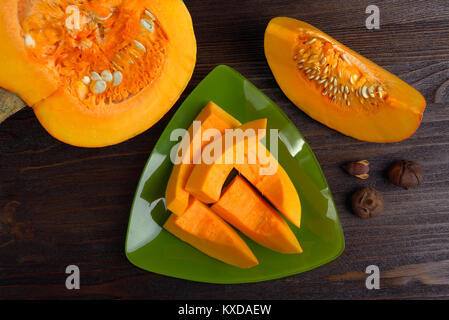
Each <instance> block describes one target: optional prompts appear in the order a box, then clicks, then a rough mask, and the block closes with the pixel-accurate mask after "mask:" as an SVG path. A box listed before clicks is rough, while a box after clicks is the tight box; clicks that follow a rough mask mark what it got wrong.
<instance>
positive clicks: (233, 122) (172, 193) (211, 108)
mask: <svg viewBox="0 0 449 320" xmlns="http://www.w3.org/2000/svg"><path fill="white" fill-rule="evenodd" d="M195 121H199V122H200V124H201V130H200V131H198V132H194V128H193V124H192V125H191V126H190V128H189V130H188V131H187V135H186V136H185V137H183V139H182V141H181V143H180V145H179V148H180V149H182V150H185V148H184V147H183V145H184V144H188V149H189V150H190V151H189V152H187V153H186V154H184V155H182V157H183V158H181V159H180V161H181V163H179V164H175V165H173V169H172V172H171V174H170V178H169V180H168V183H167V189H166V191H165V200H166V205H167V209H168V210H170V211H171V212H173V213H175V214H177V215H181V214H183V213H184V211H185V210H186V208H187V206H188V204H189V193H188V192H187V191H186V190H185V185H186V182H187V179H188V178H189V176H190V174H191V172H192V169H193V167H194V165H195V164H194V163H193V160H194V159H196V158H197V156H198V153H200V154H199V156H201V150H202V149H203V148H204V146H205V145H207V144H208V142H209V141H210V140H213V139H217V138H218V136H214V137H209V138H208V139H205V136H204V134H205V133H207V130H209V129H214V130H216V132H217V134H221V135H223V134H224V133H225V130H226V129H233V128H235V127H238V126H240V125H241V123H240V122H239V121H238V120H237V119H235V118H234V117H232V116H231V115H230V114H228V113H227V112H226V111H224V110H223V109H222V108H220V107H219V106H218V105H216V104H215V103H213V102H209V103H208V104H207V105H206V107H204V109H203V110H201V112H200V113H199V114H198V116H197V117H196V119H195ZM200 133H201V137H197V136H196V135H198V134H200ZM196 139H199V142H200V143H198V144H196V143H194V141H195V140H196ZM196 145H198V147H199V149H194V147H195V146H196Z"/></svg>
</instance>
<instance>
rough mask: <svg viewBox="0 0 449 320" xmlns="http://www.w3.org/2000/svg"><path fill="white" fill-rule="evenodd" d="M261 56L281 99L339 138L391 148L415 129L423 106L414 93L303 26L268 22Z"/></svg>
mask: <svg viewBox="0 0 449 320" xmlns="http://www.w3.org/2000/svg"><path fill="white" fill-rule="evenodd" d="M265 55H266V58H267V61H268V64H269V66H270V68H271V71H272V72H273V74H274V77H275V78H276V81H277V82H278V84H279V86H280V88H281V89H282V91H283V92H284V93H285V95H286V96H287V97H288V98H289V99H290V100H291V101H292V102H293V103H294V104H295V105H296V106H298V108H300V109H301V110H303V111H304V112H306V113H307V114H308V115H309V116H311V117H312V118H314V119H316V120H318V121H320V122H321V123H323V124H325V125H326V126H328V127H330V128H333V129H335V130H337V131H340V132H341V133H343V134H346V135H348V136H352V137H354V138H356V139H359V140H364V141H370V142H395V141H401V140H404V139H406V138H408V137H409V136H411V135H412V134H413V133H414V132H415V131H416V129H417V128H418V127H419V124H420V123H421V119H422V114H423V112H424V109H425V107H426V101H425V99H424V98H423V96H422V95H421V94H420V93H419V92H418V91H417V90H415V89H414V88H412V87H411V86H410V85H408V84H407V83H405V82H404V81H402V80H401V79H399V78H398V77H396V76H395V75H393V74H391V73H390V72H388V71H386V70H385V69H383V68H381V67H380V66H378V65H376V64H375V63H374V62H372V61H370V60H368V59H366V58H364V57H362V56H361V55H359V54H357V53H356V52H354V51H352V50H351V49H349V48H348V47H346V46H344V45H343V44H341V43H339V42H338V41H336V40H335V39H333V38H331V37H330V36H329V35H327V34H325V33H324V32H322V31H320V30H318V29H317V28H315V27H313V26H311V25H309V24H307V23H305V22H302V21H299V20H296V19H292V18H285V17H278V18H274V19H273V20H271V21H270V23H269V24H268V27H267V29H266V32H265Z"/></svg>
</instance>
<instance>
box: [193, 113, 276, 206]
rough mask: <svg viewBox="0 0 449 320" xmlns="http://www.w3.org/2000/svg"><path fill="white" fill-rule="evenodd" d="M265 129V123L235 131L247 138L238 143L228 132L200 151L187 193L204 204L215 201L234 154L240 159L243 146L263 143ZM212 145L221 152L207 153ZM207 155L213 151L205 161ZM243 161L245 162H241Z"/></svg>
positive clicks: (247, 124) (244, 126) (245, 125)
mask: <svg viewBox="0 0 449 320" xmlns="http://www.w3.org/2000/svg"><path fill="white" fill-rule="evenodd" d="M266 126H267V119H258V120H254V121H250V122H247V123H245V124H243V125H242V126H240V127H238V128H236V129H235V130H239V131H238V132H240V133H244V134H246V135H245V136H244V137H243V135H242V136H241V137H242V138H241V139H238V140H237V139H236V136H235V133H236V132H235V131H234V130H229V131H227V132H226V133H225V134H224V135H222V136H221V137H220V138H219V139H216V140H215V141H214V142H211V143H210V144H209V145H207V146H206V148H204V150H203V154H202V162H201V163H200V164H196V165H195V166H194V168H193V170H192V173H191V174H190V176H189V178H188V180H187V183H186V187H185V189H186V191H188V192H189V193H190V194H192V195H193V196H194V197H196V198H197V199H199V200H201V201H202V202H204V203H214V202H216V201H218V199H219V198H220V195H221V190H222V188H223V184H224V183H225V181H226V178H227V177H228V175H229V173H230V172H231V171H232V169H233V168H234V165H235V160H236V156H237V153H238V152H239V151H240V153H241V155H244V152H245V151H244V150H245V146H246V145H251V144H254V143H255V142H254V140H255V139H262V138H263V137H264V136H265V133H266V132H265V129H266ZM259 130H261V131H259ZM212 144H213V146H216V147H217V148H220V149H221V150H220V152H215V151H214V148H211V149H210V150H209V149H208V148H209V147H210V146H212ZM209 151H212V153H213V155H212V156H211V157H210V159H209V160H207V159H206V154H208V153H209ZM242 151H243V152H242ZM242 161H244V159H243V158H242Z"/></svg>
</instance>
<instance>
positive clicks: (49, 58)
mask: <svg viewBox="0 0 449 320" xmlns="http://www.w3.org/2000/svg"><path fill="white" fill-rule="evenodd" d="M0 48H1V50H0V87H3V88H5V89H7V90H10V91H12V92H14V93H16V94H18V95H19V96H20V97H21V98H22V99H23V100H24V101H25V102H26V103H27V104H28V105H29V106H32V107H33V109H34V112H35V114H36V116H37V117H38V119H39V121H40V122H41V124H42V125H43V126H44V127H45V128H46V129H47V131H48V132H49V133H50V134H52V135H53V136H54V137H56V138H57V139H59V140H61V141H64V142H66V143H69V144H72V145H76V146H83V147H101V146H107V145H113V144H116V143H119V142H122V141H124V140H127V139H129V138H131V137H133V136H135V135H137V134H139V133H141V132H143V131H145V130H147V129H148V128H150V127H151V126H152V125H153V124H154V123H155V122H157V121H158V120H159V119H160V118H161V117H162V116H163V115H164V114H165V113H167V111H168V110H169V109H170V108H171V107H172V106H173V104H174V103H175V102H176V100H177V99H178V98H179V96H180V94H181V93H182V91H183V90H184V89H185V87H186V85H187V83H188V82H189V80H190V78H191V76H192V73H193V69H194V66H195V62H196V40H195V35H194V31H193V26H192V20H191V17H190V14H189V12H188V10H187V8H186V7H185V5H184V3H183V2H182V1H181V0H90V1H88V0H2V1H1V2H0Z"/></svg>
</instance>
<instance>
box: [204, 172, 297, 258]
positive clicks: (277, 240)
mask: <svg viewBox="0 0 449 320" xmlns="http://www.w3.org/2000/svg"><path fill="white" fill-rule="evenodd" d="M211 208H212V210H213V211H214V212H215V213H217V214H218V215H219V216H220V217H221V218H223V220H225V221H227V222H229V223H230V224H231V225H233V226H234V227H235V228H237V229H238V230H240V231H241V232H243V234H245V235H246V236H248V237H249V238H251V239H253V240H254V241H256V242H257V243H259V244H260V245H262V246H265V247H267V248H270V249H272V250H275V251H278V252H281V253H301V252H302V249H301V246H300V245H299V242H298V240H297V239H296V236H295V234H294V233H293V232H292V230H290V228H289V227H288V225H287V223H286V222H285V221H284V219H282V217H281V216H280V215H279V214H278V213H277V212H276V210H274V209H273V208H272V207H271V206H270V205H269V204H268V203H267V202H266V201H265V200H264V199H263V198H262V197H261V196H260V195H259V194H258V193H257V192H256V191H255V190H254V189H253V188H252V187H251V185H250V184H249V183H248V182H246V181H245V179H243V178H242V177H240V176H237V177H235V178H234V180H233V181H232V182H231V183H230V184H229V185H228V186H227V187H226V188H225V190H224V191H223V194H222V195H221V197H220V200H218V202H216V203H215V204H214V205H213V206H212V207H211Z"/></svg>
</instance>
